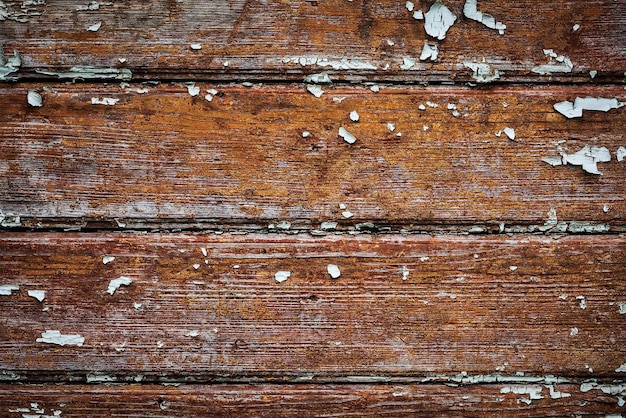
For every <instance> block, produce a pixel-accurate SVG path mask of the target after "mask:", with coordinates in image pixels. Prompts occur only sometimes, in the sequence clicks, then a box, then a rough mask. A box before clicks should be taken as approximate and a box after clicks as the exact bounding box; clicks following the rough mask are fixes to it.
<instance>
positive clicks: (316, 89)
mask: <svg viewBox="0 0 626 418" xmlns="http://www.w3.org/2000/svg"><path fill="white" fill-rule="evenodd" d="M306 89H307V91H308V92H309V93H311V94H312V95H313V96H315V97H317V98H320V97H322V94H324V90H322V88H321V87H320V86H317V85H308V86H306Z"/></svg>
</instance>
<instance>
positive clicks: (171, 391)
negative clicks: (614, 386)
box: [0, 384, 622, 417]
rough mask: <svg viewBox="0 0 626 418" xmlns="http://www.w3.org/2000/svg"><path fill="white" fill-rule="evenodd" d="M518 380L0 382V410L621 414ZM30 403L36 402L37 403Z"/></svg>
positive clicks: (604, 400)
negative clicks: (536, 392)
mask: <svg viewBox="0 0 626 418" xmlns="http://www.w3.org/2000/svg"><path fill="white" fill-rule="evenodd" d="M511 386H515V385H501V384H496V385H475V386H466V387H446V386H440V385H428V384H426V385H182V386H180V387H163V386H156V385H140V386H138V385H122V386H104V385H99V386H94V385H70V386H51V385H47V386H40V385H11V386H8V385H0V404H2V409H1V410H0V413H2V414H3V416H6V417H21V416H22V415H21V414H22V413H24V411H26V413H31V414H33V413H35V412H36V411H38V410H39V411H41V410H44V411H45V412H44V413H47V414H49V415H52V414H53V413H54V411H61V412H62V414H61V416H62V417H84V416H101V415H106V416H116V417H135V416H151V417H191V416H211V417H232V416H255V417H302V416H307V417H313V416H315V417H336V416H342V417H345V416H351V415H357V416H360V417H379V416H384V415H388V416H394V417H409V416H410V417H450V416H455V417H457V416H459V417H460V416H463V417H499V416H503V415H506V416H508V417H555V416H569V415H570V414H572V413H576V414H578V415H580V416H604V415H605V414H611V413H613V414H617V413H619V412H620V411H621V410H622V409H621V408H619V407H618V405H617V400H616V397H615V396H610V395H607V394H604V393H603V392H601V391H599V390H593V391H589V392H584V393H583V392H581V391H580V386H578V385H570V384H564V385H553V391H557V392H563V393H566V394H569V395H570V396H567V397H563V398H557V399H551V397H550V395H549V393H550V389H549V388H548V387H545V386H542V385H530V387H532V388H534V389H541V394H540V396H542V399H534V400H532V402H531V403H530V404H527V403H526V402H524V401H523V400H526V401H528V395H518V394H513V393H504V394H503V393H501V391H503V390H504V391H505V392H506V391H507V389H506V388H507V387H511ZM33 403H36V404H37V405H36V406H35V407H33V405H32V404H33Z"/></svg>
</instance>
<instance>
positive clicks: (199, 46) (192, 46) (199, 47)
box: [189, 44, 202, 51]
mask: <svg viewBox="0 0 626 418" xmlns="http://www.w3.org/2000/svg"><path fill="white" fill-rule="evenodd" d="M189 48H191V49H193V50H194V51H197V50H200V49H202V45H201V44H191V45H189Z"/></svg>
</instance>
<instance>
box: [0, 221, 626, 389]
mask: <svg viewBox="0 0 626 418" xmlns="http://www.w3.org/2000/svg"><path fill="white" fill-rule="evenodd" d="M625 243H626V240H625V237H624V236H619V235H612V236H605V237H602V236H591V237H586V236H562V237H559V238H558V239H555V238H553V237H544V236H523V235H522V236H519V237H506V236H484V237H472V236H467V237H459V236H449V235H439V236H436V235H434V236H428V235H412V236H380V237H376V236H371V235H361V236H351V237H347V236H328V237H310V236H302V235H300V236H277V235H273V236H272V235H269V236H268V235H257V234H250V235H245V236H241V235H229V234H224V235H187V234H146V235H137V234H119V233H117V234H116V233H110V234H74V233H71V234H70V233H41V234H29V233H4V234H1V235H0V248H1V250H0V254H1V255H0V270H1V271H2V272H3V274H2V283H1V284H3V285H19V286H20V289H19V291H14V292H13V293H12V294H11V295H7V296H0V341H2V343H1V344H0V369H2V370H4V371H5V374H7V376H9V377H10V376H13V378H14V380H17V381H31V382H32V381H46V380H48V381H57V380H60V381H66V380H70V381H85V379H87V378H88V377H87V376H88V375H90V374H95V375H96V376H99V375H101V374H104V375H106V377H105V378H103V379H104V380H109V381H110V380H113V381H121V382H125V381H127V379H129V378H133V377H134V376H137V375H142V376H143V377H144V379H145V381H147V382H149V381H159V380H162V379H166V380H170V381H183V382H184V381H201V382H202V381H204V382H206V381H244V382H247V381H291V382H299V381H320V382H326V381H331V382H339V381H346V382H353V381H358V382H371V381H381V380H382V381H394V379H395V380H396V381H406V380H409V381H415V380H417V381H421V379H424V378H427V377H432V376H437V375H442V374H443V375H457V374H459V373H461V372H467V373H468V374H469V375H472V376H475V375H484V374H493V373H501V374H506V375H515V373H517V372H524V373H526V374H527V375H531V376H537V375H545V374H554V375H557V376H561V377H564V378H570V379H578V380H582V379H586V378H591V377H599V378H603V379H617V378H623V377H624V372H623V370H621V369H620V367H621V368H622V369H623V368H624V366H623V364H624V363H626V334H625V333H624V326H625V325H626V315H624V314H623V311H624V306H625V305H624V303H626V299H625V295H626V282H624V277H626V245H625ZM202 248H204V249H205V250H206V256H205V255H204V253H203V250H202ZM104 256H113V257H115V259H114V260H112V261H110V262H108V263H107V264H104V260H103V257H104ZM329 263H331V264H336V265H337V266H338V267H339V269H340V271H341V277H339V278H338V279H334V280H333V279H331V278H330V276H329V274H328V273H327V265H328V264H329ZM277 271H290V272H291V277H289V279H288V280H287V281H285V282H282V283H278V282H277V281H275V279H274V275H275V273H276V272H277ZM120 276H126V277H130V278H132V280H133V281H132V283H131V284H130V285H129V286H120V287H119V289H117V290H116V291H115V292H114V293H113V294H109V293H107V290H108V287H109V284H110V281H111V280H113V279H116V278H118V277H120ZM29 290H45V291H46V295H45V299H44V300H43V302H39V301H37V300H36V299H35V298H33V297H29V295H28V294H27V292H28V291H29ZM46 330H57V331H60V332H61V333H62V334H79V335H80V336H82V337H84V344H83V345H82V346H74V345H67V346H59V345H55V344H48V343H44V342H36V340H37V338H41V337H42V333H43V332H45V331H46ZM196 334H197V335H196ZM620 370H621V371H620ZM93 380H95V381H98V380H97V378H96V379H93ZM444 381H445V379H444Z"/></svg>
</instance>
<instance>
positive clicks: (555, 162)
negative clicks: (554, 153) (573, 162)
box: [541, 157, 563, 167]
mask: <svg viewBox="0 0 626 418" xmlns="http://www.w3.org/2000/svg"><path fill="white" fill-rule="evenodd" d="M541 161H543V162H544V163H548V164H550V165H551V166H552V167H556V166H557V165H563V158H562V157H543V158H542V159H541Z"/></svg>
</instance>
